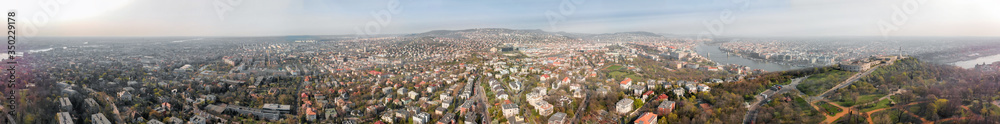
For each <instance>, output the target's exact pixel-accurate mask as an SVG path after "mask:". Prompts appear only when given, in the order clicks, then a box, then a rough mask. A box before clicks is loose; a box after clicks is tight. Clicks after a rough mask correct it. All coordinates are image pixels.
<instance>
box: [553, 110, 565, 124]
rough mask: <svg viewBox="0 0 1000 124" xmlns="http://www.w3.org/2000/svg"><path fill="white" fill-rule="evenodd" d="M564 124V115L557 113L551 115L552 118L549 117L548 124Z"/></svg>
mask: <svg viewBox="0 0 1000 124" xmlns="http://www.w3.org/2000/svg"><path fill="white" fill-rule="evenodd" d="M565 123H566V113H562V112H558V113H556V114H552V117H549V124H565Z"/></svg>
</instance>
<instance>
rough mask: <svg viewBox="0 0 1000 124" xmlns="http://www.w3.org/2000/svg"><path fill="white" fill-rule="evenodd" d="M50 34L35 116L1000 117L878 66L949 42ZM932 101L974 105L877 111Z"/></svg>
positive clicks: (195, 119) (511, 34)
mask: <svg viewBox="0 0 1000 124" xmlns="http://www.w3.org/2000/svg"><path fill="white" fill-rule="evenodd" d="M41 39H45V40H46V41H47V42H44V43H46V44H61V45H47V46H46V47H51V48H45V49H41V50H37V51H32V52H28V53H24V56H25V58H26V60H22V61H31V64H30V65H29V67H30V68H32V69H33V70H32V72H31V74H32V75H35V77H34V78H29V79H30V80H32V81H30V82H32V83H29V84H27V86H26V87H25V90H23V91H22V92H29V91H50V92H39V93H33V94H30V95H31V96H26V98H25V99H26V100H30V101H36V102H34V103H35V104H33V105H23V106H38V107H18V108H19V109H24V110H22V111H35V112H37V113H25V115H23V116H20V118H23V119H20V120H23V121H25V122H30V123H57V122H58V123H262V122H278V123H673V122H680V123H735V122H747V123H754V122H756V123H775V122H776V123H834V122H838V121H839V122H847V121H857V120H862V121H861V122H864V121H868V122H873V121H875V122H876V123H881V122H892V121H896V122H912V123H920V122H921V121H925V122H943V121H950V122H970V123H979V122H983V123H992V122H995V121H996V119H990V118H996V117H998V116H1000V115H997V114H996V113H997V112H1000V108H998V107H997V106H996V105H997V104H996V103H998V102H997V100H998V99H997V98H998V97H996V95H995V94H996V93H997V92H996V89H995V88H993V89H978V90H977V89H975V88H971V87H969V88H970V90H967V91H971V94H966V95H973V96H966V95H962V96H947V94H946V93H947V92H946V93H940V92H942V91H927V90H931V89H925V88H920V87H916V88H914V87H912V86H910V85H913V84H895V83H899V82H896V81H888V80H902V79H899V78H898V77H894V78H888V79H874V78H876V77H881V75H886V76H888V75H890V74H892V75H895V73H885V71H891V70H883V69H886V68H887V67H892V66H898V65H899V64H900V63H906V64H915V63H914V62H919V61H921V60H916V59H913V57H917V58H919V56H914V55H913V54H915V53H933V52H940V51H920V50H910V49H909V48H899V47H901V46H891V45H885V46H877V45H867V46H869V47H855V46H850V45H836V44H823V43H822V42H817V43H814V44H803V43H806V42H803V41H786V40H779V39H774V40H767V41H764V42H761V40H743V39H733V40H730V41H725V42H717V41H712V40H707V39H692V38H689V37H672V36H664V35H658V34H654V33H648V32H624V33H610V34H574V35H573V36H569V35H567V34H562V33H552V32H544V31H539V30H515V29H499V28H483V29H468V30H439V31H430V32H427V33H418V34H406V35H396V36H385V37H372V38H354V37H350V36H285V37H209V38H41ZM69 39H73V40H69ZM716 44H718V45H719V46H721V47H720V48H721V50H724V51H729V53H730V54H732V55H731V57H745V58H746V59H751V60H754V61H760V62H766V61H774V62H780V63H793V64H809V65H808V66H809V67H808V68H804V69H797V70H789V71H782V72H769V71H765V70H762V69H756V68H753V67H748V66H743V65H739V64H737V63H728V64H721V63H718V62H714V61H712V60H710V59H709V58H707V57H703V56H708V55H700V54H699V53H698V52H696V51H698V50H694V49H695V46H698V45H716ZM968 45H973V44H968ZM43 46H44V45H43ZM811 46H823V47H811ZM917 47H926V48H938V47H970V46H963V45H951V46H938V45H935V44H929V45H927V46H917ZM890 48H897V49H890ZM900 49H903V50H908V52H902V51H901V50H900ZM970 52H976V51H970ZM713 56H724V55H713ZM725 56H729V55H725ZM768 56H770V57H768ZM919 64H929V63H919ZM931 65H938V66H947V65H942V64H931ZM997 65H1000V64H997V63H993V64H989V65H980V66H977V67H975V68H972V69H961V68H955V67H951V68H954V69H957V70H958V71H968V72H969V73H980V74H981V77H979V76H975V77H965V78H970V79H975V80H966V79H955V78H940V77H939V78H934V79H931V80H938V81H935V82H927V83H930V84H927V85H930V86H936V85H944V84H947V83H944V82H951V81H956V82H966V81H970V82H975V81H985V82H991V81H993V82H995V81H997V77H996V75H997V73H996V71H995V70H997ZM788 66H795V65H788ZM976 70H981V71H976ZM872 71H874V73H873V72H872ZM856 72H863V73H864V74H861V73H856ZM908 72H910V71H908ZM912 73H918V72H912ZM926 73H928V72H923V73H919V74H926ZM852 75H853V76H852ZM866 75H872V76H866ZM874 75H879V76H874ZM817 77H818V78H817ZM793 78H794V79H793ZM859 78H860V79H859ZM913 78H916V79H908V80H921V79H920V78H921V77H913ZM845 80H846V81H845ZM45 82H52V83H45ZM824 82H825V83H824ZM840 82H843V84H838V83H840ZM852 82H856V83H854V84H851V83H852ZM862 82H864V83H862ZM907 82H910V81H907ZM939 82H940V83H939ZM796 85H798V86H797V87H798V88H799V89H796ZM834 85H837V86H834ZM978 85H984V86H996V85H997V84H995V83H993V84H978ZM846 86H850V88H845V87H846ZM864 87H871V88H875V89H865V88H864ZM29 89H30V90H29ZM788 89H791V90H788ZM838 89H839V90H838ZM979 90H991V91H979ZM789 91H791V92H789ZM796 91H798V92H799V93H794V92H796ZM824 91H826V92H824ZM858 92H861V93H858ZM967 93H968V92H967ZM925 94H927V95H932V96H933V95H934V94H938V95H937V97H938V98H933V97H931V98H928V97H924V95H925ZM979 94H983V95H979ZM900 95H910V96H905V97H903V96H900ZM977 95H979V96H977ZM883 96H885V97H884V98H881V99H877V100H874V99H868V98H867V97H883ZM855 97H859V98H857V100H856V101H855V100H854V98H855ZM944 98H948V99H944ZM926 100H932V102H935V104H930V105H935V106H940V107H945V106H949V105H952V104H953V103H952V102H948V100H954V101H956V102H955V103H954V104H955V106H960V107H961V108H964V109H965V110H961V109H954V108H950V109H949V108H940V110H938V111H944V110H949V111H951V112H953V113H960V112H962V113H964V112H970V113H965V114H950V116H937V115H935V116H924V115H921V114H922V113H926V112H925V111H923V110H922V109H923V108H920V110H919V112H918V111H915V110H918V109H909V111H910V112H908V113H913V114H916V115H915V116H913V117H909V116H906V115H902V116H904V117H906V118H902V119H899V118H888V119H887V118H885V117H889V116H900V115H896V114H898V113H892V112H893V111H906V109H903V110H896V109H890V110H886V111H888V112H884V113H873V112H875V111H870V110H872V109H879V110H884V109H886V108H890V106H891V107H898V106H900V104H902V103H914V104H915V105H911V106H914V107H924V106H920V105H921V104H919V103H922V101H926ZM935 100H936V101H935ZM940 101H944V102H941V103H936V102H940ZM959 101H960V102H959ZM978 103H985V104H978ZM786 104H791V105H786ZM859 104H863V105H859ZM945 104H947V105H945ZM831 105H832V106H837V107H840V108H835V107H827V106H831ZM852 105H853V106H852ZM893 105H895V106H893ZM907 105H908V104H907ZM983 105H988V106H983ZM809 106H812V107H809ZM842 106H848V107H851V108H846V107H842ZM789 107H792V108H789ZM795 107H801V108H795ZM903 107H905V106H903ZM949 107H954V106H949ZM42 108H60V109H42ZM814 108H815V109H814ZM979 108H981V110H982V111H979V110H980V109H979ZM936 109H937V108H936ZM859 110H869V111H863V112H868V113H858V112H853V111H859ZM800 111H802V112H805V113H800ZM762 112H763V113H784V112H793V113H800V114H793V115H782V114H760V113H762ZM748 113H749V114H748ZM845 113H847V114H849V115H847V116H849V117H845ZM940 113H941V112H938V114H940ZM755 114H756V115H755ZM782 116H783V117H782ZM789 116H790V117H789ZM824 116H825V117H824ZM855 116H858V117H860V119H857V120H847V119H848V118H855ZM799 117H801V118H799ZM45 118H56V119H45ZM907 118H910V119H907ZM912 118H919V119H912ZM879 119H887V120H879Z"/></svg>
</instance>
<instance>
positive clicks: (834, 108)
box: [817, 102, 841, 115]
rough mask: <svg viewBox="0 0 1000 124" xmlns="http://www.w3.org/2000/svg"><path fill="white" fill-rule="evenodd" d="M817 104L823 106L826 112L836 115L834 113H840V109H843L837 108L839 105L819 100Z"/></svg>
mask: <svg viewBox="0 0 1000 124" xmlns="http://www.w3.org/2000/svg"><path fill="white" fill-rule="evenodd" d="M817 104H818V106H819V108H822V109H823V110H825V111H826V114H828V115H834V114H837V113H840V111H841V110H840V108H837V106H833V105H830V103H826V102H819V103H817Z"/></svg>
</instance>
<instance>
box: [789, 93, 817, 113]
mask: <svg viewBox="0 0 1000 124" xmlns="http://www.w3.org/2000/svg"><path fill="white" fill-rule="evenodd" d="M793 101H795V106H796V107H798V108H799V110H803V111H802V112H803V114H805V115H808V116H813V115H816V114H819V111H816V110H815V109H813V108H812V106H810V105H809V102H806V100H805V99H802V97H795V99H793Z"/></svg>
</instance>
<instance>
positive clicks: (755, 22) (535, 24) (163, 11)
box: [0, 0, 1000, 36]
mask: <svg viewBox="0 0 1000 124" xmlns="http://www.w3.org/2000/svg"><path fill="white" fill-rule="evenodd" d="M0 1H2V2H0V9H6V10H11V9H13V10H17V11H18V15H17V18H18V23H19V26H20V27H22V28H21V29H22V30H21V31H22V32H25V34H27V33H30V34H29V35H38V36H260V35H268V36H273V35H337V34H358V33H361V34H397V33H420V32H426V31H430V30H441V29H469V28H514V29H542V30H546V31H566V32H580V33H610V32H624V31H649V32H655V33H673V34H691V35H694V34H700V33H708V34H712V32H714V34H716V35H725V36H881V35H882V34H883V33H885V34H887V35H889V36H1000V8H998V7H997V6H1000V1H997V0H745V1H739V0H660V1H649V0H643V1H622V0H566V1H562V0H544V1H543V0H493V1H468V0H419V1H417V0H398V1H395V3H398V7H399V8H398V9H395V8H393V7H391V5H390V3H393V1H390V0H344V1H325V0H232V1H235V2H229V1H230V0H162V1H161V0H157V1H129V0H0ZM59 1H64V2H59ZM744 5H748V6H744ZM45 8H49V9H45ZM896 8H899V9H896ZM560 9H563V10H569V11H562V12H561V10H560ZM46 10H48V11H46ZM389 10H398V11H395V12H396V13H392V12H389ZM380 11H384V12H385V13H386V14H382V15H383V16H379V18H384V17H386V16H384V15H390V16H391V18H389V19H383V20H386V21H384V22H383V23H380V20H379V19H377V18H376V16H373V15H379V14H377V13H379V12H380ZM547 12H550V13H549V14H547ZM373 13H376V14H373ZM894 13H896V14H895V15H894ZM553 15H557V16H561V17H564V19H562V20H560V19H556V20H555V21H551V20H550V18H551V17H554V16H553ZM730 17H731V18H730ZM894 17H895V18H896V21H893V18H894ZM46 19H47V21H46ZM719 20H724V21H719ZM880 21H881V22H884V23H880ZM723 22H728V23H723ZM706 24H707V25H708V26H706ZM880 25H881V26H880ZM24 27H32V28H24ZM35 29H37V30H35ZM366 29H368V31H366ZM374 29H380V30H374Z"/></svg>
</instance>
